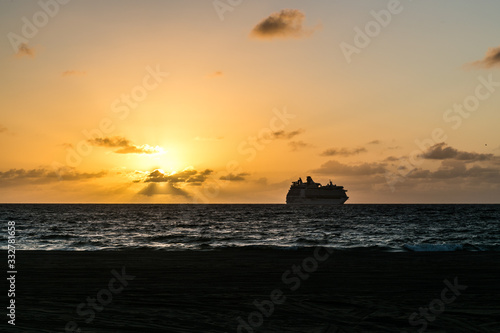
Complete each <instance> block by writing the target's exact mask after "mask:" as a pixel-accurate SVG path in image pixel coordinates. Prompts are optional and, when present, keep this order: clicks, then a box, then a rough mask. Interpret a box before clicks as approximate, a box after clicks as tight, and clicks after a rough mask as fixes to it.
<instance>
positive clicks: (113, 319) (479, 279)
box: [3, 248, 500, 332]
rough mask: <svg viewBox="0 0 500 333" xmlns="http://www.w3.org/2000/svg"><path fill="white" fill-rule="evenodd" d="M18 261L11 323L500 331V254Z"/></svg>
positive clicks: (303, 253)
mask: <svg viewBox="0 0 500 333" xmlns="http://www.w3.org/2000/svg"><path fill="white" fill-rule="evenodd" d="M3 253H4V255H6V252H5V251H3ZM17 267H18V277H17V285H16V327H15V328H11V327H9V328H8V329H9V331H12V332H14V331H24V332H54V331H57V332H64V331H65V327H67V328H69V329H70V330H68V331H71V329H73V328H74V327H75V325H76V326H77V327H78V328H80V329H81V330H82V332H237V330H238V327H239V331H240V332H251V331H252V330H253V331H255V332H257V331H260V332H362V331H365V332H402V331H405V330H406V331H408V332H415V331H416V330H415V329H416V328H423V325H424V323H423V321H427V324H428V327H427V329H426V331H427V332H433V331H436V330H441V331H444V330H446V331H449V332H493V331H498V330H500V323H498V321H496V318H497V316H498V314H499V313H500V303H499V302H498V300H499V295H500V286H499V285H498V277H499V276H500V274H499V273H500V253H497V252H495V253H493V252H444V253H435V252H434V253H384V252H369V251H364V252H333V253H331V254H330V253H328V252H327V251H326V250H325V249H322V248H317V249H316V250H311V249H308V250H298V251H280V250H250V249H244V250H242V249H234V250H229V249H228V250H221V251H175V252H174V251H151V250H133V251H129V250H126V251H96V252H83V251H82V252H64V251H18V252H17ZM446 281H447V282H448V284H447V282H446ZM449 284H451V285H453V284H458V285H459V286H462V289H460V288H459V289H458V290H455V291H453V290H449ZM464 286H465V287H466V288H464ZM446 288H448V291H446V290H445V289H446ZM454 292H455V294H454ZM443 295H444V296H443ZM442 297H444V298H442ZM441 298H442V299H443V301H440V299H441ZM89 300H90V301H89ZM93 300H94V302H95V303H92V301H93ZM100 302H101V303H100ZM430 304H431V307H432V306H434V307H435V310H434V312H438V315H433V314H432V313H431V312H429V314H428V315H427V318H428V319H424V317H423V316H422V315H420V314H418V315H417V316H414V318H413V319H414V322H417V321H418V320H420V322H419V324H418V325H414V326H412V325H410V324H409V317H410V316H411V315H412V314H413V313H414V312H419V308H428V307H429V305H430ZM441 304H443V305H444V309H440V308H439V306H441ZM78 307H79V309H77V308H78ZM441 310H443V311H441ZM4 311H5V310H4ZM431 319H432V320H431ZM4 320H5V319H4ZM422 320H423V321H422ZM86 321H88V323H86ZM71 322H73V323H71ZM68 323H69V324H68ZM66 325H68V326H66Z"/></svg>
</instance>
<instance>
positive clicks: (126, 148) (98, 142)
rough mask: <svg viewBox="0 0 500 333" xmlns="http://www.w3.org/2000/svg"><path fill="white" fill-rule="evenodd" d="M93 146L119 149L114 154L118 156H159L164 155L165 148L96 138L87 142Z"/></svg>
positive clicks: (113, 138)
mask: <svg viewBox="0 0 500 333" xmlns="http://www.w3.org/2000/svg"><path fill="white" fill-rule="evenodd" d="M87 142H88V143H90V144H91V145H93V146H98V147H107V148H119V149H117V150H114V151H113V152H114V153H116V154H159V153H163V148H161V147H159V146H155V147H152V146H150V145H142V146H137V145H133V144H132V143H131V142H130V140H128V139H126V138H123V137H120V136H114V137H105V138H94V139H90V140H87Z"/></svg>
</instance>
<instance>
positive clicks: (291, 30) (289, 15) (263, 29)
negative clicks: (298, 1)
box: [250, 9, 318, 39]
mask: <svg viewBox="0 0 500 333" xmlns="http://www.w3.org/2000/svg"><path fill="white" fill-rule="evenodd" d="M305 17H306V16H305V14H304V13H302V12H301V11H300V10H297V9H283V10H281V11H279V12H277V13H272V14H271V15H269V17H267V18H265V19H264V20H262V21H261V22H260V23H259V24H257V25H256V26H255V27H254V28H253V29H252V31H251V32H250V36H251V37H254V38H258V39H272V38H304V37H309V36H310V35H312V34H313V33H314V31H315V30H317V29H318V27H315V28H304V27H303V26H302V23H303V22H304V19H305Z"/></svg>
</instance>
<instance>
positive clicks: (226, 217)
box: [0, 204, 500, 252]
mask: <svg viewBox="0 0 500 333" xmlns="http://www.w3.org/2000/svg"><path fill="white" fill-rule="evenodd" d="M0 220H1V221H3V222H4V223H2V234H3V235H4V238H5V239H6V238H7V223H6V222H7V221H15V226H16V248H17V249H18V250H45V251H53V250H64V251H99V250H131V249H153V250H191V251H193V250H194V251H213V250H221V249H226V248H270V249H283V250H297V249H302V248H314V247H318V246H321V247H328V248H333V249H335V250H339V251H363V250H366V251H384V252H403V251H500V205H479V204H478V205H472V204H471V205H458V204H455V205H448V204H439V205H422V204H414V205H395V204H394V205H379V204H372V205H360V204H347V205H342V206H318V207H313V206H287V205H278V204H270V205H263V204H262V205H260V204H239V205H235V204H210V205H188V204H155V205H153V204H3V205H0ZM6 247H7V245H6V242H4V243H3V244H2V249H6Z"/></svg>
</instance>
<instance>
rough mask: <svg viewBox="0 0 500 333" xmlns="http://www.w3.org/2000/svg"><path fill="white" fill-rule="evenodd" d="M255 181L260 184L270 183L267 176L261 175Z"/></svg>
mask: <svg viewBox="0 0 500 333" xmlns="http://www.w3.org/2000/svg"><path fill="white" fill-rule="evenodd" d="M255 183H257V184H259V185H267V184H268V180H267V178H266V177H261V178H259V179H257V180H256V181H255Z"/></svg>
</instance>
